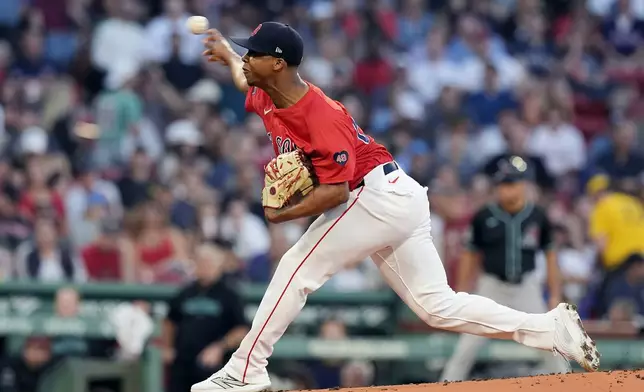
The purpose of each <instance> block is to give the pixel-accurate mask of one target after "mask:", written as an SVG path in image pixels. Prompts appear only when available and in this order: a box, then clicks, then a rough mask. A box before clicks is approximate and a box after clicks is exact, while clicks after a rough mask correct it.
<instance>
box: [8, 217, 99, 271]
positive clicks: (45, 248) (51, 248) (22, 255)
mask: <svg viewBox="0 0 644 392" xmlns="http://www.w3.org/2000/svg"><path fill="white" fill-rule="evenodd" d="M34 236H35V238H34V240H33V241H25V242H24V243H22V244H21V245H20V246H19V247H18V249H17V251H16V275H17V277H18V278H19V279H33V280H38V281H41V282H80V281H85V280H86V278H87V276H86V272H85V269H84V268H83V263H81V262H80V261H79V259H78V258H77V257H76V255H75V254H74V253H73V252H72V251H71V249H70V248H69V247H68V246H64V245H63V244H62V242H61V241H60V240H59V238H58V228H57V227H56V223H55V222H54V221H53V220H50V219H47V218H41V219H39V220H38V221H37V222H36V223H35V230H34Z"/></svg>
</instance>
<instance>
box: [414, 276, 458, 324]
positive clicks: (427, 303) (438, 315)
mask: <svg viewBox="0 0 644 392" xmlns="http://www.w3.org/2000/svg"><path fill="white" fill-rule="evenodd" d="M467 295H468V294H466V293H456V292H455V291H454V290H452V289H451V288H450V287H449V286H446V288H445V289H443V290H440V291H438V292H434V293H431V294H427V295H425V296H424V297H423V299H422V305H423V310H424V313H425V317H424V318H423V321H425V322H426V323H427V324H428V325H429V326H431V327H436V328H440V327H443V326H444V324H445V323H446V322H449V321H448V320H450V319H453V318H454V317H457V316H458V313H459V308H460V306H458V304H459V302H460V301H459V298H460V297H462V296H467Z"/></svg>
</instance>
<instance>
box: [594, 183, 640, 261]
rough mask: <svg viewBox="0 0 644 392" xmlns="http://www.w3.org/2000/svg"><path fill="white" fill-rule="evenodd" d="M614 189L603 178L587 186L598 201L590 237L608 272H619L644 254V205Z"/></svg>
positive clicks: (596, 201) (637, 199) (638, 200)
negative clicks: (635, 256) (625, 262)
mask: <svg viewBox="0 0 644 392" xmlns="http://www.w3.org/2000/svg"><path fill="white" fill-rule="evenodd" d="M611 188H612V187H610V184H609V179H608V178H607V177H605V176H603V175H598V176H595V177H593V178H592V179H591V180H590V181H589V183H588V186H587V189H588V191H589V193H591V194H592V195H593V198H594V199H595V205H594V207H593V210H592V211H591V215H590V236H591V238H592V239H593V241H594V242H595V244H596V245H597V247H598V249H599V252H600V256H601V261H602V265H603V267H604V269H606V270H607V271H614V270H615V269H617V268H618V267H619V266H620V265H622V263H624V261H625V260H626V259H627V258H628V257H629V256H632V255H634V254H639V253H644V203H642V200H640V199H639V198H637V197H635V196H632V195H630V194H628V193H625V192H620V191H614V190H611Z"/></svg>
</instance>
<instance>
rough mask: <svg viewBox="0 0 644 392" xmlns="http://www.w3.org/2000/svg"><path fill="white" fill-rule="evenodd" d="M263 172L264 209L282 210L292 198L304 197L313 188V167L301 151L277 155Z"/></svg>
mask: <svg viewBox="0 0 644 392" xmlns="http://www.w3.org/2000/svg"><path fill="white" fill-rule="evenodd" d="M264 172H265V176H264V189H263V190H262V205H263V206H264V207H271V208H282V207H284V206H285V205H287V204H288V203H289V201H290V200H291V199H292V198H293V196H296V195H297V196H305V195H306V194H308V193H309V192H311V190H313V187H314V186H315V173H314V172H313V166H312V165H311V162H310V160H309V159H308V158H307V157H306V156H305V155H304V153H303V152H302V151H301V150H294V151H291V152H287V153H284V154H280V155H278V156H277V158H275V159H273V160H271V162H269V164H268V165H266V167H265V169H264Z"/></svg>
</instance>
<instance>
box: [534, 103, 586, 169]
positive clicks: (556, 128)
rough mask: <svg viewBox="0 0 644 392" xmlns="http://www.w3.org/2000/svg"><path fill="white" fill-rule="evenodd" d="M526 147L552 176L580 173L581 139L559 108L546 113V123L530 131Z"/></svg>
mask: <svg viewBox="0 0 644 392" xmlns="http://www.w3.org/2000/svg"><path fill="white" fill-rule="evenodd" d="M528 145H529V146H530V148H531V150H532V152H533V153H534V154H535V155H538V156H540V157H542V158H543V160H544V163H545V165H546V168H547V169H548V171H549V172H550V173H551V174H553V175H554V176H556V177H559V176H562V175H565V174H567V173H570V172H575V171H578V170H581V169H582V168H583V166H584V165H585V163H586V146H585V142H584V137H583V136H582V134H581V132H580V131H579V129H577V128H576V127H575V126H574V125H572V124H570V123H569V122H567V121H566V120H565V118H564V113H563V111H562V110H561V109H560V108H556V107H551V108H550V109H549V110H548V121H547V122H546V123H544V124H542V125H540V126H538V127H536V128H535V129H534V131H533V133H532V136H531V140H530V142H529V143H528Z"/></svg>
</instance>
